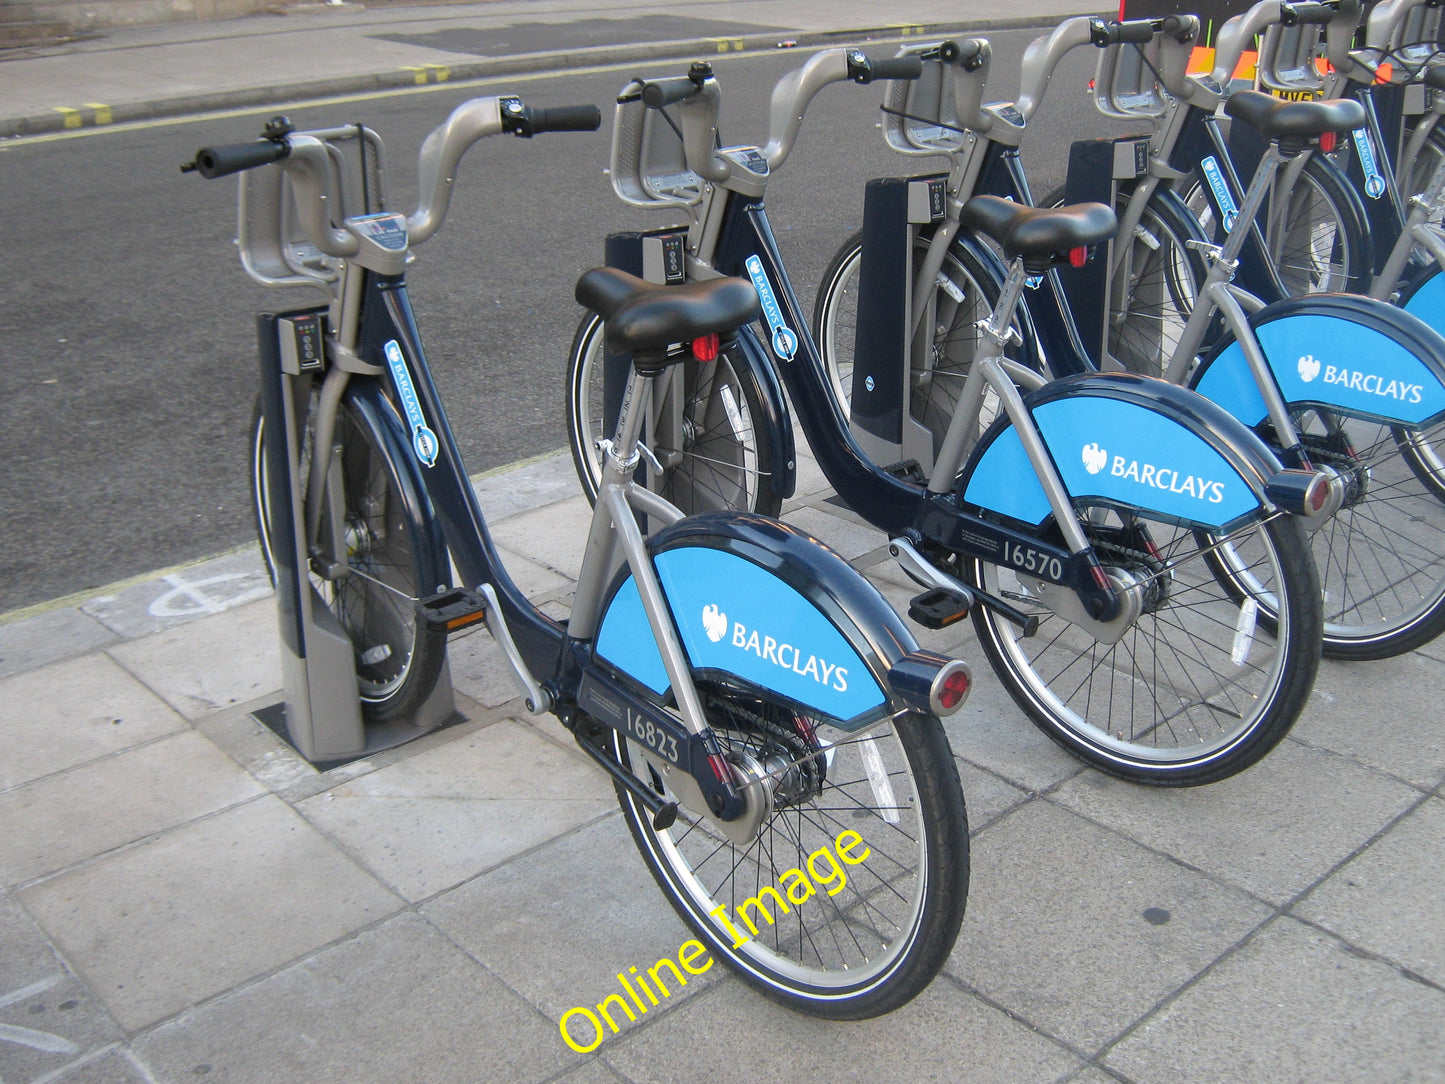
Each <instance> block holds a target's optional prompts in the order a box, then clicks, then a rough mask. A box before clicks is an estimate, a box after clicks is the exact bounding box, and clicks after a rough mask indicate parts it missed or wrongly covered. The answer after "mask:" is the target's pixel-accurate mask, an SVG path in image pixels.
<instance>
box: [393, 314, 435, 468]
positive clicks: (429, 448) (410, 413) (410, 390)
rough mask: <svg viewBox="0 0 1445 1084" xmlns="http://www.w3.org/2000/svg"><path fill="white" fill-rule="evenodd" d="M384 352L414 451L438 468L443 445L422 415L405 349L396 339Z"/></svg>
mask: <svg viewBox="0 0 1445 1084" xmlns="http://www.w3.org/2000/svg"><path fill="white" fill-rule="evenodd" d="M383 351H384V353H385V354H386V365H387V368H389V369H390V370H391V379H392V381H393V383H395V384H396V393H397V395H398V397H399V398H400V399H401V407H402V409H403V410H404V411H406V425H407V429H408V431H409V432H410V433H411V450H412V451H413V452H415V453H416V457H417V459H419V460H420V461H421V462H422V464H423V465H425V466H428V467H434V466H436V461H437V453H438V452H440V451H441V442H440V441H439V440H437V435H436V434H435V433H433V432H432V431H431V429H429V428H428V427H427V424H426V416H425V415H424V414H422V412H421V400H419V399H418V398H417V397H416V387H415V385H413V384H412V382H411V373H410V371H408V369H407V367H406V358H404V357H403V356H402V353H401V347H400V346H399V345H397V341H396V340H395V339H388V340H387V342H386V346H385V347H384V348H383Z"/></svg>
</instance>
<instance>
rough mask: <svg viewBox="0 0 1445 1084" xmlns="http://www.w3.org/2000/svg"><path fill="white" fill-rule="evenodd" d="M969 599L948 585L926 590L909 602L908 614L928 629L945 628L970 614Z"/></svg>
mask: <svg viewBox="0 0 1445 1084" xmlns="http://www.w3.org/2000/svg"><path fill="white" fill-rule="evenodd" d="M968 607H969V599H968V598H967V596H965V595H963V594H960V593H959V592H958V591H954V590H952V589H950V588H947V587H935V588H934V589H933V590H931V591H925V592H923V594H921V595H919V596H917V597H916V598H914V599H913V600H912V601H910V602H909V603H908V616H909V617H911V618H913V620H915V621H917V622H918V623H919V624H920V625H922V626H923V627H924V628H926V629H943V628H947V627H948V626H949V625H952V624H953V623H954V622H956V621H962V620H963V619H964V618H965V617H967V616H968Z"/></svg>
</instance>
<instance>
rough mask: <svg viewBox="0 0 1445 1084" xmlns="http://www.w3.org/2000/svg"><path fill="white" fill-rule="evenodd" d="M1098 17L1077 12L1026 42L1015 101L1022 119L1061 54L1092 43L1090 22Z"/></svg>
mask: <svg viewBox="0 0 1445 1084" xmlns="http://www.w3.org/2000/svg"><path fill="white" fill-rule="evenodd" d="M1097 19H1098V16H1096V15H1076V16H1074V17H1073V18H1070V19H1065V20H1064V21H1063V22H1061V23H1059V25H1058V26H1056V27H1054V30H1053V33H1051V34H1048V35H1046V36H1044V37H1040V38H1035V39H1034V40H1033V41H1031V42H1029V47H1028V48H1027V49H1025V50H1024V57H1023V62H1022V64H1021V68H1022V74H1021V75H1020V82H1019V96H1018V99H1017V100H1016V101H1015V102H1014V108H1015V109H1017V110H1018V111H1019V112H1020V113H1021V114H1022V115H1023V118H1024V123H1026V124H1027V123H1028V121H1029V120H1031V119H1032V118H1033V115H1034V112H1035V111H1036V110H1037V109H1038V107H1039V103H1040V102H1041V101H1042V100H1043V97H1044V91H1046V90H1047V89H1048V87H1049V80H1050V79H1052V78H1053V77H1054V71H1055V69H1057V68H1058V66H1059V61H1060V60H1062V59H1063V57H1064V54H1065V53H1067V52H1069V50H1071V49H1077V48H1079V47H1080V46H1082V45H1089V44H1091V43H1092V33H1093V24H1094V22H1095V21H1096V20H1097Z"/></svg>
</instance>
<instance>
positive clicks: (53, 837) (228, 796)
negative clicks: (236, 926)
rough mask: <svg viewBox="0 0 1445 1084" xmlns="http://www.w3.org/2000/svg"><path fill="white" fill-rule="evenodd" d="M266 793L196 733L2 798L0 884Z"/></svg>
mask: <svg viewBox="0 0 1445 1084" xmlns="http://www.w3.org/2000/svg"><path fill="white" fill-rule="evenodd" d="M263 793H265V790H264V788H263V787H262V786H261V785H260V784H259V783H257V782H256V780H255V779H253V778H252V777H251V776H249V775H247V774H246V773H245V772H243V771H242V770H241V769H240V768H239V767H237V765H236V763H235V762H234V761H233V760H231V758H230V757H228V756H226V754H224V753H222V752H221V751H220V750H219V749H217V748H216V747H215V746H214V745H213V744H211V742H209V741H207V740H206V739H205V738H203V737H202V736H201V735H199V734H197V733H195V732H193V731H188V732H184V733H180V734H176V735H174V736H172V737H168V738H162V739H161V740H159V741H155V742H151V743H149V744H147V745H143V746H140V747H138V748H136V749H130V750H127V751H126V752H124V753H118V754H116V755H115V756H113V757H107V758H105V759H104V760H98V761H92V762H91V763H90V764H86V765H83V766H81V767H79V768H75V769H73V770H72V771H69V772H63V773H60V774H58V775H51V776H48V777H46V778H44V779H39V780H36V781H35V782H33V783H27V784H26V785H25V786H22V787H16V788H15V789H13V790H9V791H5V792H3V793H0V823H3V824H6V825H8V826H9V827H8V830H7V831H6V832H4V833H0V879H3V880H4V882H5V883H7V884H12V885H14V884H20V883H22V882H25V881H29V880H32V879H34V878H36V877H41V876H44V875H45V874H48V873H55V872H57V871H59V870H62V869H65V868H66V867H67V866H71V865H74V864H75V863H77V862H81V861H84V860H85V859H87V858H94V857H96V856H97V855H101V854H104V853H105V852H107V851H110V850H112V849H114V848H116V847H119V846H122V845H123V844H126V843H132V842H134V841H135V840H138V839H141V838H143V837H145V836H148V835H151V834H153V833H156V832H162V831H165V830H166V829H167V828H172V827H175V826H176V825H178V824H184V823H185V822H187V821H191V820H195V819H196V818H198V817H202V816H205V815H206V814H208V813H214V812H216V811H218V810H221V809H225V808H226V807H228V806H232V805H235V804H237V803H239V802H243V801H246V800H247V799H250V798H254V797H256V796H257V795H259V794H263Z"/></svg>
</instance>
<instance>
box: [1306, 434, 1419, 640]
mask: <svg viewBox="0 0 1445 1084" xmlns="http://www.w3.org/2000/svg"><path fill="white" fill-rule="evenodd" d="M1296 424H1297V425H1298V426H1299V428H1300V431H1301V434H1302V435H1303V436H1304V438H1305V442H1306V447H1307V448H1308V449H1309V450H1310V454H1311V458H1312V459H1314V460H1315V461H1316V463H1317V465H1322V466H1331V467H1334V468H1335V469H1336V470H1338V471H1340V472H1341V473H1342V474H1343V475H1344V476H1345V479H1346V484H1347V490H1348V491H1349V492H1350V493H1351V494H1354V496H1353V497H1351V496H1347V498H1346V504H1345V507H1343V508H1342V509H1340V511H1339V512H1337V513H1336V514H1335V515H1334V516H1332V517H1330V519H1329V520H1328V521H1326V522H1325V523H1324V524H1322V525H1321V526H1320V527H1319V528H1318V529H1317V530H1316V531H1315V532H1314V533H1313V535H1311V538H1310V543H1311V548H1312V550H1313V552H1314V558H1315V566H1316V567H1317V568H1318V570H1319V574H1320V583H1321V587H1322V589H1323V591H1324V598H1325V635H1326V636H1327V637H1328V638H1330V639H1331V640H1334V641H1340V642H1349V641H1353V642H1357V643H1368V642H1373V641H1381V640H1385V639H1387V638H1389V637H1392V636H1404V635H1408V634H1409V632H1410V631H1411V630H1412V629H1413V628H1415V627H1416V626H1418V625H1420V624H1421V623H1423V622H1425V621H1427V620H1429V619H1430V618H1431V617H1433V616H1434V615H1435V614H1436V612H1437V611H1438V609H1439V608H1440V607H1441V605H1442V603H1445V503H1442V491H1441V490H1440V489H1439V488H1438V486H1439V484H1440V482H1441V481H1442V480H1445V466H1442V464H1441V461H1440V458H1439V455H1438V452H1437V449H1438V447H1439V445H1440V442H1441V441H1442V440H1445V425H1437V426H1434V427H1433V428H1431V429H1429V430H1425V431H1415V432H1410V433H1403V432H1401V431H1400V430H1396V429H1392V428H1391V427H1389V426H1387V425H1383V424H1380V423H1378V422H1369V421H1364V420H1361V419H1338V418H1334V417H1332V416H1330V415H1327V414H1325V413H1323V412H1319V411H1309V412H1302V413H1300V414H1299V415H1298V416H1297V418H1296ZM1331 433H1333V434H1334V439H1333V440H1330V439H1329V434H1331ZM1347 449H1353V454H1348V453H1347V451H1346V450H1347ZM1412 460H1413V462H1412Z"/></svg>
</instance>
